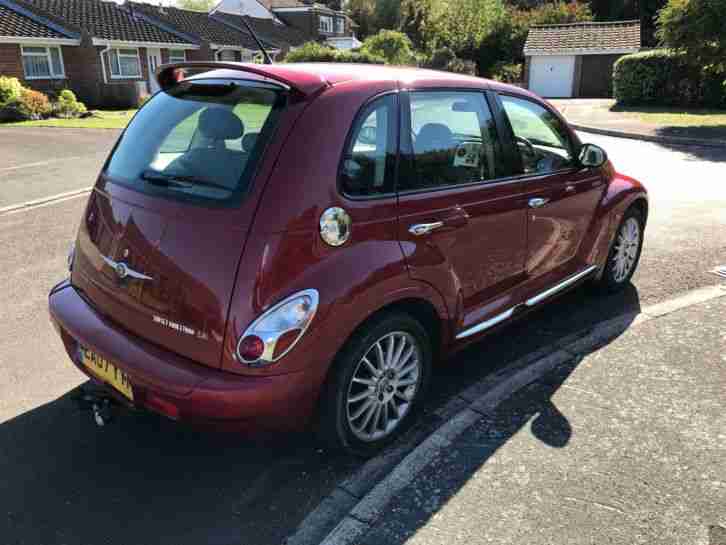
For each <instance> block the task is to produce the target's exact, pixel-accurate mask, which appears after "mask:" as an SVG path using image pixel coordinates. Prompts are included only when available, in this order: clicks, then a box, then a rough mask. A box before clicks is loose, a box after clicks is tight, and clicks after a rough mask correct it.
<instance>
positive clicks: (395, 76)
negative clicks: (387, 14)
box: [205, 63, 531, 95]
mask: <svg viewBox="0 0 726 545" xmlns="http://www.w3.org/2000/svg"><path fill="white" fill-rule="evenodd" d="M205 65H208V66H210V68H211V67H212V66H215V65H219V68H220V69H219V70H218V71H215V72H216V73H215V77H235V75H236V74H235V72H236V67H238V68H239V71H240V72H245V73H248V74H249V73H252V74H254V75H256V76H257V77H266V78H269V79H271V80H273V81H278V82H281V83H284V84H286V85H288V86H290V87H292V88H295V89H297V90H298V91H300V92H302V93H303V94H311V93H315V92H318V91H320V90H321V89H322V88H323V87H330V86H335V85H340V84H342V83H347V82H351V81H371V82H373V81H375V82H381V81H390V82H391V83H395V84H396V85H397V86H400V87H402V88H405V87H414V86H416V84H417V83H419V84H420V83H426V85H427V86H428V87H436V86H438V85H440V86H441V87H452V88H453V87H468V88H477V87H478V88H482V89H485V88H488V89H496V90H500V91H509V92H516V93H518V94H525V95H530V94H531V93H529V92H528V91H526V90H524V89H521V88H518V87H514V86H511V85H506V84H503V83H500V82H497V81H491V80H487V79H484V78H478V77H473V76H466V75H461V74H454V73H452V72H441V71H437V70H427V69H421V68H412V67H405V66H404V67H397V66H382V65H377V64H375V65H374V64H343V63H280V64H271V65H260V64H246V63H205Z"/></svg>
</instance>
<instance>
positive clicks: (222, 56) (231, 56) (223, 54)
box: [217, 49, 240, 62]
mask: <svg viewBox="0 0 726 545" xmlns="http://www.w3.org/2000/svg"><path fill="white" fill-rule="evenodd" d="M217 55H218V57H219V60H220V61H224V62H238V61H239V59H240V58H239V56H238V53H237V51H235V50H234V49H222V50H221V51H220V52H219V53H218V54H217Z"/></svg>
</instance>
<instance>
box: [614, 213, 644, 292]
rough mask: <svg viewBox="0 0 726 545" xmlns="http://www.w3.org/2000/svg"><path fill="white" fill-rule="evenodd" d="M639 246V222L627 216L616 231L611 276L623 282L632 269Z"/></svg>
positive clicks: (616, 280)
mask: <svg viewBox="0 0 726 545" xmlns="http://www.w3.org/2000/svg"><path fill="white" fill-rule="evenodd" d="M639 248H640V224H639V223H638V220H637V219H636V218H633V217H631V218H628V219H627V220H626V221H625V223H623V226H622V227H621V228H620V232H619V233H618V239H617V242H616V246H615V252H614V254H613V258H612V259H613V278H614V280H615V282H618V283H620V282H623V281H624V280H625V279H626V278H628V275H629V274H630V273H631V271H632V270H633V266H634V265H635V262H636V261H637V259H638V250H639Z"/></svg>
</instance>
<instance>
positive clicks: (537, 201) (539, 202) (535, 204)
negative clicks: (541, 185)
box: [529, 197, 550, 208]
mask: <svg viewBox="0 0 726 545" xmlns="http://www.w3.org/2000/svg"><path fill="white" fill-rule="evenodd" d="M548 202H550V200H549V199H543V198H541V197H536V198H534V199H529V207H530V208H542V207H543V206H544V205H545V204H547V203H548Z"/></svg>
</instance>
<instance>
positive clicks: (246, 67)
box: [156, 61, 329, 96]
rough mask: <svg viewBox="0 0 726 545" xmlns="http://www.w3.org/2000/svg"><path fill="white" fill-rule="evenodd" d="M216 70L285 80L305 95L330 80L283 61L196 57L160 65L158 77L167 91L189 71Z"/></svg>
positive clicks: (157, 72) (277, 81) (279, 80)
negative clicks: (201, 59) (208, 59)
mask: <svg viewBox="0 0 726 545" xmlns="http://www.w3.org/2000/svg"><path fill="white" fill-rule="evenodd" d="M212 70H234V71H236V72H247V73H249V74H255V75H257V76H262V77H264V78H268V79H270V80H272V81H274V82H276V83H279V84H282V85H283V86H285V87H287V88H288V89H292V90H294V91H296V92H298V93H300V94H302V95H305V96H309V95H313V94H316V93H318V92H320V91H322V90H323V89H325V88H326V87H328V85H329V84H328V82H327V81H325V79H324V78H322V77H321V76H318V75H315V74H310V73H309V72H305V71H302V70H294V69H292V68H291V67H289V66H285V65H280V64H247V63H241V62H216V61H193V62H179V63H174V64H165V65H163V66H160V67H159V68H157V69H156V81H158V82H159V86H160V87H161V88H162V89H163V90H164V91H166V90H167V89H169V88H171V87H173V86H174V85H176V84H177V83H179V82H181V81H184V79H186V78H187V76H188V75H189V72H194V73H195V74H199V73H201V72H207V71H212Z"/></svg>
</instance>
